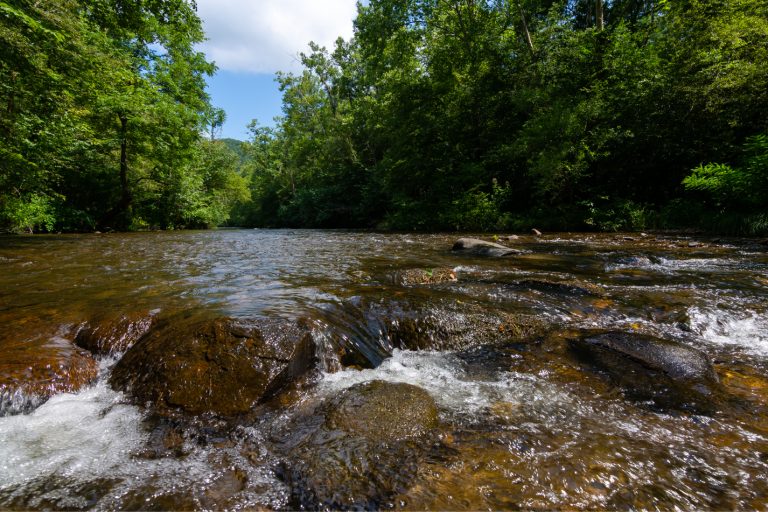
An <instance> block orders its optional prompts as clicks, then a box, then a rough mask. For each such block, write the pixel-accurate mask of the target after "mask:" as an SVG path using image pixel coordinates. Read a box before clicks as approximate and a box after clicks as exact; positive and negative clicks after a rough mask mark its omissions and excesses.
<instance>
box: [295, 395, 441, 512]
mask: <svg viewBox="0 0 768 512" xmlns="http://www.w3.org/2000/svg"><path fill="white" fill-rule="evenodd" d="M437 425H438V420H437V406H436V405H435V401H434V399H432V397H431V396H430V395H429V393H427V392H426V391H424V390H423V389H421V388H418V387H416V386H413V385H410V384H403V383H392V382H384V381H372V382H367V383H363V384H358V385H355V386H352V387H351V388H349V389H346V390H345V391H343V392H342V393H341V394H339V395H338V396H336V397H334V398H331V399H330V400H328V401H327V402H326V403H324V404H322V405H321V406H320V407H319V408H318V409H317V410H316V411H314V414H312V415H310V416H307V417H305V418H302V419H300V420H299V421H298V423H297V424H295V425H290V426H289V430H290V434H289V435H292V434H293V433H295V432H296V431H302V430H307V429H309V430H310V432H309V433H307V434H306V435H304V436H301V437H300V440H299V441H298V443H295V444H290V443H289V444H288V445H287V446H286V448H287V454H286V455H287V456H286V460H287V462H286V465H285V467H284V468H283V471H282V473H283V474H282V476H283V478H284V480H286V482H287V483H288V484H289V486H290V488H291V501H292V503H291V505H292V507H293V508H296V509H313V510H315V509H355V510H360V509H363V510H376V509H381V508H390V507H391V505H392V504H391V503H388V500H389V499H390V498H391V497H392V496H394V495H396V494H397V493H398V492H401V491H402V490H403V489H406V488H407V486H408V484H409V482H410V481H411V480H412V479H413V477H414V476H415V474H416V471H417V470H418V466H419V461H420V460H421V459H423V458H424V456H425V455H426V454H427V452H428V450H429V448H430V446H431V445H430V443H429V442H428V440H429V439H431V437H432V436H431V433H432V432H433V431H434V429H435V428H436V427H437Z"/></svg>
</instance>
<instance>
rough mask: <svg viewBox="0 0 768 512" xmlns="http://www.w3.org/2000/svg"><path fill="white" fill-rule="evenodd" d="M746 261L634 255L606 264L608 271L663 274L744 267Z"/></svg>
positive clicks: (719, 270) (716, 270)
mask: <svg viewBox="0 0 768 512" xmlns="http://www.w3.org/2000/svg"><path fill="white" fill-rule="evenodd" d="M743 266H744V262H743V261H739V260H736V259H731V258H686V259H677V258H668V257H648V256H633V257H629V258H625V259H624V260H619V261H617V262H613V263H608V264H606V265H605V270H606V271H608V272H617V271H618V272H621V271H623V270H634V269H641V270H649V271H652V272H658V273H661V274H673V273H676V272H722V271H724V270H731V269H733V270H740V269H743Z"/></svg>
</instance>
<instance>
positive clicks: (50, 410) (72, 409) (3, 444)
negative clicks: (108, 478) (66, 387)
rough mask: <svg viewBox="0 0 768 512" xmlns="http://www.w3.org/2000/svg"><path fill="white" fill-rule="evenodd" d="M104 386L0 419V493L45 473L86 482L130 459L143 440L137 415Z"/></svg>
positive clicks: (119, 396) (137, 410) (104, 384)
mask: <svg viewBox="0 0 768 512" xmlns="http://www.w3.org/2000/svg"><path fill="white" fill-rule="evenodd" d="M122 402H123V397H122V395H121V394H120V393H116V392H115V391H112V390H111V389H110V388H109V387H108V386H107V385H106V383H104V382H102V383H100V384H98V385H96V386H94V387H92V388H90V389H87V390H85V391H82V392H80V393H78V394H62V395H57V396H55V397H53V398H51V399H50V400H48V401H47V402H46V403H45V404H43V405H42V406H40V407H39V408H38V409H37V410H35V411H34V412H32V413H30V414H24V415H16V416H8V417H4V418H0V461H2V462H0V489H7V488H10V487H16V486H19V485H23V484H25V483H27V482H30V481H32V480H33V479H36V478H39V477H41V476H43V475H47V476H58V477H64V478H73V479H81V480H87V479H90V478H96V477H98V476H103V475H105V474H110V473H112V472H113V470H114V469H115V468H118V467H120V466H122V465H124V464H126V463H128V462H129V461H130V457H131V453H132V452H133V451H134V450H136V449H138V448H139V447H140V446H141V445H142V443H143V442H144V440H145V438H146V436H145V434H144V433H143V432H142V431H141V413H140V412H139V409H138V408H136V407H132V406H129V405H125V404H123V403H122Z"/></svg>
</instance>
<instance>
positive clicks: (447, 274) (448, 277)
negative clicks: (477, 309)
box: [394, 268, 456, 286]
mask: <svg viewBox="0 0 768 512" xmlns="http://www.w3.org/2000/svg"><path fill="white" fill-rule="evenodd" d="M394 281H395V284H399V285H403V286H413V285H419V284H440V283H451V282H455V281H456V272H454V270H453V269H452V268H431V269H421V268H412V269H406V270H401V271H400V272H397V273H396V274H395V276H394Z"/></svg>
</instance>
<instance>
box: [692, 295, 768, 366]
mask: <svg viewBox="0 0 768 512" xmlns="http://www.w3.org/2000/svg"><path fill="white" fill-rule="evenodd" d="M688 316H689V318H690V326H691V330H692V331H693V332H694V333H696V334H697V335H699V336H700V337H701V338H703V339H704V340H705V341H707V342H710V343H715V344H718V345H726V346H732V347H737V348H740V349H743V350H745V351H746V352H748V353H751V354H754V355H760V356H768V316H766V315H765V314H759V313H758V312H756V311H753V310H749V309H746V310H742V311H738V312H737V311H729V310H722V309H714V308H701V307H698V306H694V307H691V308H690V309H689V310H688Z"/></svg>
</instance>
